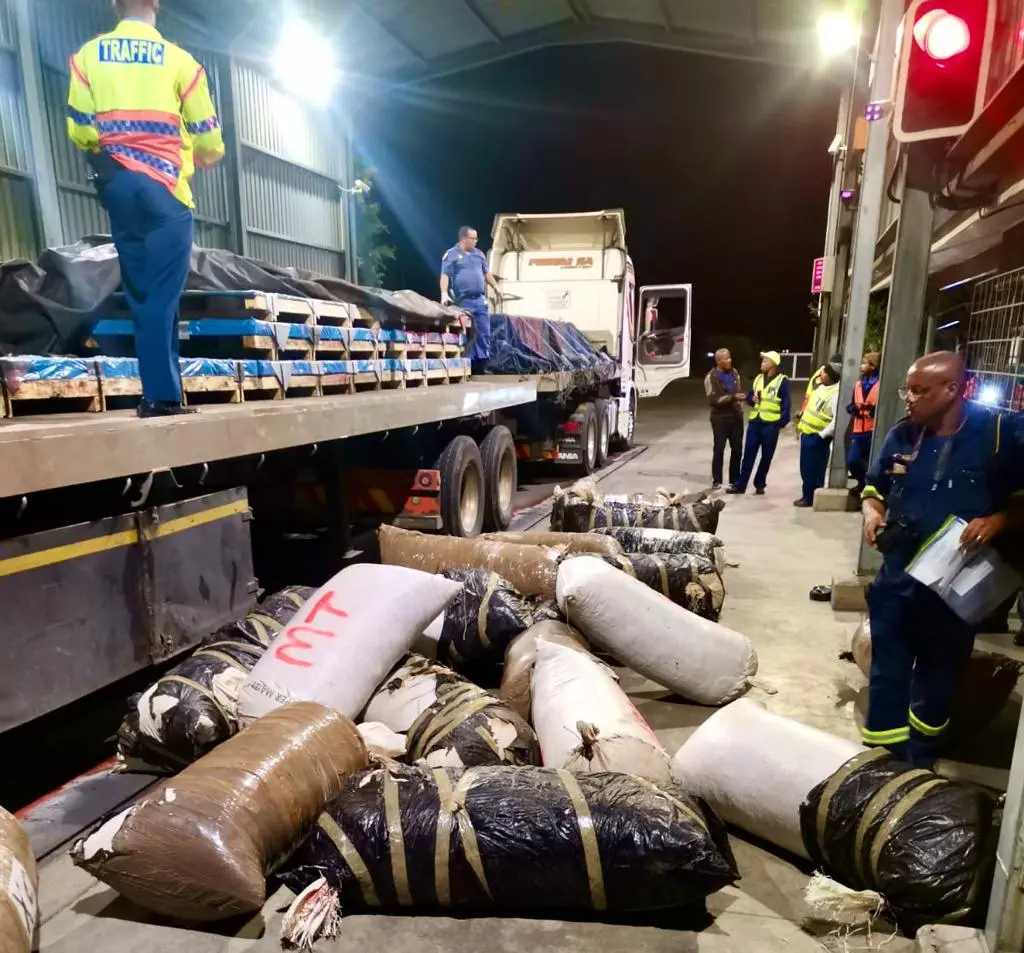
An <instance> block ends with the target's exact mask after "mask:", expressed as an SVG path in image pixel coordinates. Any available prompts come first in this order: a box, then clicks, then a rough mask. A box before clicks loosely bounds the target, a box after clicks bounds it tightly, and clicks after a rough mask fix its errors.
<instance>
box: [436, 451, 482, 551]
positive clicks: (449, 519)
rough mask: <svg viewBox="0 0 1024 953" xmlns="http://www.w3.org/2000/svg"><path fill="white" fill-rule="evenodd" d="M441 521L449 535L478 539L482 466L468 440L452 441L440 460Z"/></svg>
mask: <svg viewBox="0 0 1024 953" xmlns="http://www.w3.org/2000/svg"><path fill="white" fill-rule="evenodd" d="M437 469H438V470H440V471H441V521H442V523H443V524H444V531H445V532H446V533H447V534H448V535H449V536H462V537H472V536H479V535H480V530H481V529H482V527H483V522H484V465H483V461H482V460H481V459H480V448H479V447H478V446H477V445H476V441H474V440H473V438H472V437H467V436H465V435H461V436H458V437H456V438H455V439H454V440H452V442H451V443H449V444H448V446H447V447H445V448H444V452H443V453H442V454H441V457H440V459H439V460H438V461H437Z"/></svg>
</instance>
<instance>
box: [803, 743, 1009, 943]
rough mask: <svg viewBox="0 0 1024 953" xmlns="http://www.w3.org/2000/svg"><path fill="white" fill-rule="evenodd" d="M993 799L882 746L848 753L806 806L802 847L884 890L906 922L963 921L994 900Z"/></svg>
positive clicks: (838, 871) (828, 869)
mask: <svg viewBox="0 0 1024 953" xmlns="http://www.w3.org/2000/svg"><path fill="white" fill-rule="evenodd" d="M993 807H994V805H993V801H992V799H991V798H990V797H989V796H988V795H987V794H985V793H984V792H983V791H981V790H980V789H978V788H974V787H970V786H968V785H965V784H959V783H957V782H955V781H948V780H946V779H945V778H940V777H939V776H938V775H936V774H933V773H932V772H931V771H924V770H919V769H914V768H911V767H910V766H909V765H907V764H906V763H904V762H902V761H900V760H898V759H897V758H896V757H895V756H894V755H892V754H890V753H889V752H887V751H886V750H885V749H884V748H875V749H872V750H870V751H866V752H864V753H863V754H860V755H858V756H857V757H856V758H853V759H851V760H850V761H848V762H847V763H846V764H845V765H843V767H841V768H840V769H839V770H838V771H837V772H836V773H835V774H834V775H832V777H831V778H828V779H826V780H825V781H823V782H822V783H821V784H819V785H817V787H815V788H814V789H813V790H812V791H811V792H810V794H809V795H808V796H807V800H806V801H805V802H804V803H803V804H802V805H801V806H800V828H801V832H802V835H803V841H804V846H805V847H806V848H807V852H808V854H810V856H811V859H812V860H813V861H814V863H815V864H816V865H817V866H818V867H820V868H821V870H823V871H824V872H825V873H826V874H827V875H828V876H830V877H832V878H833V879H834V880H837V881H839V882H840V883H842V884H844V885H845V886H847V887H851V888H853V889H854V890H874V891H876V892H877V893H879V894H881V896H882V897H883V899H884V900H885V903H886V905H887V907H888V909H889V911H890V912H891V913H892V915H893V917H895V919H896V921H897V923H899V925H900V927H901V928H903V929H905V930H907V931H913V930H916V929H917V927H919V926H921V925H922V924H925V923H959V922H962V921H965V920H970V919H971V917H972V914H974V913H976V912H977V911H978V910H980V909H981V908H983V907H984V905H985V904H986V903H987V901H988V888H989V883H990V879H991V874H992V870H993V864H994V862H995V846H996V844H995V836H994V835H995V831H994V829H993V823H992V814H993Z"/></svg>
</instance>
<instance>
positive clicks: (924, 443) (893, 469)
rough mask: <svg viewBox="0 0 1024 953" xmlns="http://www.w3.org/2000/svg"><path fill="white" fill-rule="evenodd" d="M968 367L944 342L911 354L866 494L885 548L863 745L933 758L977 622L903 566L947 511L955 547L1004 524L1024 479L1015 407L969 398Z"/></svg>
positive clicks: (1021, 431)
mask: <svg viewBox="0 0 1024 953" xmlns="http://www.w3.org/2000/svg"><path fill="white" fill-rule="evenodd" d="M963 393H964V366H963V362H962V361H961V360H960V358H959V357H958V356H957V355H956V354H953V353H951V352H949V351H940V352H937V353H935V354H929V355H926V356H925V357H922V358H921V359H920V360H918V361H917V362H916V363H915V364H914V365H913V366H912V367H911V368H910V372H909V374H908V375H907V385H906V388H905V390H904V391H903V392H902V396H903V397H904V400H905V401H906V406H907V416H906V417H905V418H904V419H903V420H901V421H900V422H899V423H897V424H896V426H895V427H893V429H892V430H890V431H889V433H888V434H887V435H886V438H885V443H884V444H883V446H882V450H881V454H880V456H879V458H878V460H877V462H876V463H875V464H874V465H873V466H872V467H871V469H870V471H869V472H868V474H867V485H866V487H865V489H864V492H863V495H862V501H863V503H862V510H863V515H864V536H865V539H866V540H867V541H868V543H870V544H871V545H873V546H877V548H878V549H879V551H880V552H881V553H882V554H883V561H882V568H881V570H880V571H879V573H878V576H877V578H876V579H875V581H874V583H873V584H872V585H871V588H870V589H869V590H868V609H869V613H870V619H871V652H872V654H871V676H870V687H869V704H868V714H867V721H866V724H865V726H864V729H863V731H862V736H863V740H864V743H865V744H867V745H869V746H876V747H885V748H888V749H889V750H890V751H892V752H893V753H895V754H896V755H897V756H899V757H901V758H903V759H904V760H907V761H909V762H910V763H912V764H913V765H915V766H916V767H922V768H931V767H932V766H933V765H934V763H935V759H936V757H937V755H938V753H939V750H940V748H941V744H942V740H943V736H944V734H945V732H946V729H947V727H948V725H949V713H950V707H951V702H952V698H953V692H954V690H955V688H956V685H957V680H958V677H959V675H960V672H961V670H962V668H963V666H964V664H965V662H966V661H967V658H968V657H969V656H970V654H971V649H972V648H973V645H974V636H975V631H974V628H973V627H972V626H970V625H969V624H967V623H966V622H964V621H963V620H961V619H960V617H959V616H957V615H956V614H955V613H954V612H953V611H952V610H951V609H950V608H948V607H947V606H946V604H945V603H944V602H943V601H942V600H941V599H940V598H939V596H937V595H936V594H935V593H934V592H933V591H932V590H930V589H928V588H927V587H925V586H923V585H921V584H920V583H918V582H917V581H915V580H914V579H912V578H911V577H910V576H909V575H908V574H907V573H906V572H905V569H906V567H907V565H908V564H909V563H910V561H911V560H912V559H913V557H914V556H915V554H916V553H917V552H918V551H919V550H920V548H921V547H922V545H923V544H924V543H925V541H926V540H928V539H929V537H931V536H932V534H934V533H935V532H936V531H937V530H939V529H940V528H941V527H942V525H943V524H944V523H945V522H946V520H947V519H948V518H949V517H950V516H958V517H960V518H961V519H963V520H965V521H967V523H968V525H967V527H966V529H965V530H964V532H963V536H962V539H961V545H963V546H964V547H965V548H971V547H976V546H981V545H984V544H987V543H989V542H991V541H992V540H993V539H995V538H996V537H997V536H998V535H999V534H1000V533H1002V532H1003V531H1004V530H1005V529H1006V523H1007V519H1006V513H1005V511H1004V510H1005V507H1006V505H1007V500H1008V497H1009V495H1010V494H1011V493H1013V492H1015V491H1017V490H1019V489H1020V488H1021V486H1022V483H1024V426H1022V417H1021V415H1020V414H1015V415H1007V414H997V413H995V412H993V411H991V410H989V409H986V408H984V407H981V406H979V405H976V404H971V403H967V402H966V401H965V400H964V398H963Z"/></svg>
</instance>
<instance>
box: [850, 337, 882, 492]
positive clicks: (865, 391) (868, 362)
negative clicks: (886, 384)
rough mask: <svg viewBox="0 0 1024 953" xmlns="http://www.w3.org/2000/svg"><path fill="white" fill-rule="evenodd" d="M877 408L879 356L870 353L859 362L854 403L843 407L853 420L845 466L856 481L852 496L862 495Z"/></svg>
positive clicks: (872, 352) (875, 353)
mask: <svg viewBox="0 0 1024 953" xmlns="http://www.w3.org/2000/svg"><path fill="white" fill-rule="evenodd" d="M877 406H878V353H877V352H876V351H869V352H868V353H867V354H865V355H864V359H863V360H862V361H861V362H860V377H859V378H857V384H856V386H855V387H854V389H853V400H852V401H851V402H850V404H849V406H848V407H847V408H846V410H847V413H849V415H850V420H851V421H852V425H853V431H852V436H851V437H850V452H849V454H848V455H847V461H846V465H847V468H848V469H849V471H850V476H852V477H853V478H854V479H855V480H856V481H857V486H856V489H855V490H852V491H851V492H852V493H856V495H857V496H858V497H859V496H860V495H861V493H863V492H864V481H865V478H866V476H867V472H868V462H869V461H870V460H871V437H872V435H873V434H874V432H875V408H876V407H877Z"/></svg>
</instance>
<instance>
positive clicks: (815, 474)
mask: <svg viewBox="0 0 1024 953" xmlns="http://www.w3.org/2000/svg"><path fill="white" fill-rule="evenodd" d="M831 446H832V440H831V438H829V439H828V440H822V439H821V437H819V436H818V435H817V434H816V433H802V434H800V479H801V481H802V483H803V499H804V502H805V503H813V502H814V491H815V490H817V489H820V488H821V487H823V486H824V485H825V471H826V470H828V451H829V448H830V447H831Z"/></svg>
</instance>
